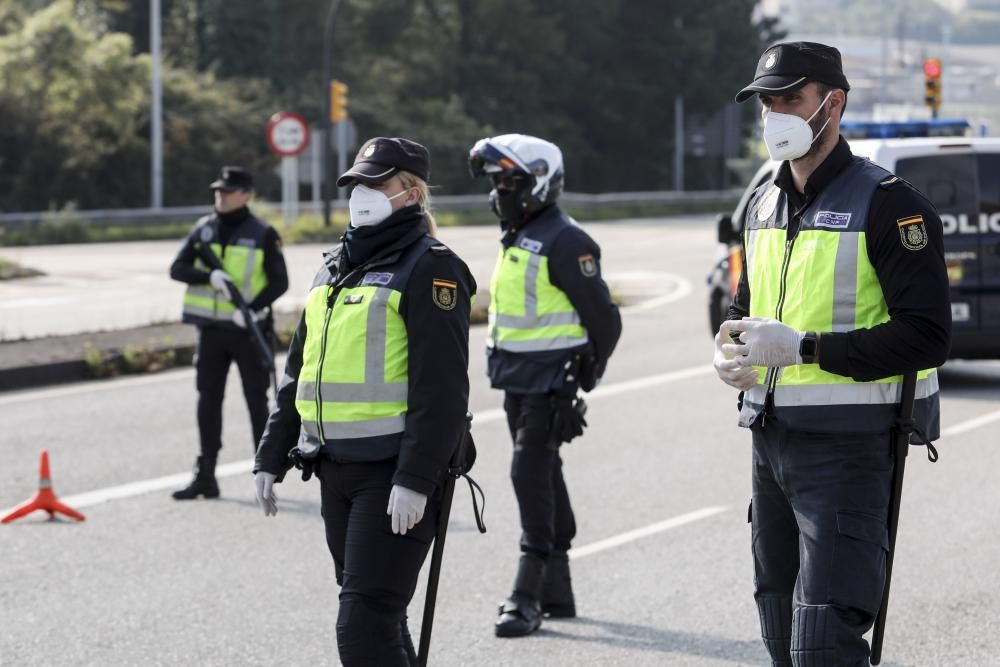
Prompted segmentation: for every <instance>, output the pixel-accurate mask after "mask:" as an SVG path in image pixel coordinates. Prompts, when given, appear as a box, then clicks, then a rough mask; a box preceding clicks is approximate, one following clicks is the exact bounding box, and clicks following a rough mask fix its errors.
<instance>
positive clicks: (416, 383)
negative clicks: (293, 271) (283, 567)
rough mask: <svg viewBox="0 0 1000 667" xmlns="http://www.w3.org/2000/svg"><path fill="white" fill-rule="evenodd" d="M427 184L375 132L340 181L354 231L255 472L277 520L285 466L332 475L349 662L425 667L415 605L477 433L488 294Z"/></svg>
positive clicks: (304, 327) (331, 521) (321, 293)
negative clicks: (478, 367) (446, 491)
mask: <svg viewBox="0 0 1000 667" xmlns="http://www.w3.org/2000/svg"><path fill="white" fill-rule="evenodd" d="M429 173H430V158H429V155H428V152H427V149H426V148H424V147H423V146H421V145H420V144H418V143H416V142H413V141H410V140H408V139H396V138H385V137H376V138H374V139H371V140H369V141H367V142H366V143H365V144H364V145H363V146H362V147H361V150H360V151H359V152H358V155H357V158H356V159H355V162H354V165H353V166H352V167H351V168H350V170H348V171H347V172H345V173H344V174H343V175H342V176H341V177H340V179H338V181H337V185H339V186H341V187H344V186H351V185H353V186H354V190H353V191H352V193H351V200H350V211H351V225H350V227H349V228H348V230H347V233H346V234H345V235H344V237H343V240H344V243H343V245H341V246H339V247H338V248H336V249H334V250H333V251H332V252H330V253H327V254H325V255H324V262H323V266H322V267H321V268H320V271H319V273H318V274H317V275H316V278H315V280H314V281H313V287H312V289H311V290H310V292H309V296H308V297H307V299H306V307H305V312H304V313H303V316H302V320H301V321H300V322H299V326H298V329H297V330H296V332H295V336H294V338H293V340H292V343H291V347H290V348H289V351H288V362H287V366H286V368H285V377H284V379H283V381H282V383H281V386H280V388H279V390H278V400H277V408H276V409H275V411H274V412H272V413H271V416H270V419H269V420H268V423H267V429H266V431H265V432H264V437H263V438H262V439H261V442H260V447H259V449H258V450H257V459H256V462H255V465H254V473H255V482H256V487H257V499H258V502H259V503H260V505H261V507H262V509H263V510H264V513H265V515H273V514H275V513H276V512H277V510H278V506H277V501H276V499H275V494H274V489H273V486H274V484H275V483H276V482H279V481H281V478H282V477H283V475H284V472H285V470H286V469H287V467H288V460H289V457H291V458H292V459H293V460H294V461H295V462H296V464H297V465H298V466H299V467H301V468H302V469H303V471H304V474H303V477H304V478H306V477H308V476H309V475H310V474H312V473H315V474H316V475H317V476H318V477H319V479H320V482H321V495H322V507H323V510H322V514H323V520H324V523H325V525H326V541H327V545H328V547H329V549H330V553H331V555H332V556H333V561H334V566H335V572H336V576H337V582H338V583H339V584H340V586H341V590H340V610H339V614H338V618H337V644H338V647H339V653H340V661H341V663H342V664H343V665H345V666H346V667H353V666H365V667H367V666H368V665H393V666H405V665H412V664H416V655H415V653H414V650H413V644H412V641H411V640H410V636H409V632H408V631H407V627H406V608H407V605H408V604H409V601H410V598H411V597H412V596H413V591H414V588H415V587H416V583H417V575H418V574H419V572H420V567H421V565H422V564H423V562H424V559H425V558H426V556H427V552H428V549H429V547H430V544H431V541H432V540H433V538H434V535H435V530H436V527H437V521H438V508H439V498H440V489H441V487H442V484H443V482H444V479H445V472H446V470H447V468H448V463H449V460H450V459H451V456H452V453H453V451H454V450H455V448H456V447H457V445H458V443H459V439H460V438H461V436H462V435H463V434H464V432H465V423H466V419H465V416H466V409H467V404H468V397H469V377H468V361H469V312H470V310H471V300H472V295H473V294H475V291H476V284H475V281H474V280H473V278H472V275H471V274H470V273H469V270H468V268H467V267H466V265H465V263H464V262H463V261H462V260H461V259H459V258H458V256H456V255H455V254H454V253H453V252H452V251H451V250H449V249H448V248H447V247H445V246H444V245H442V244H441V243H440V242H439V241H437V240H436V239H435V238H434V233H435V225H434V219H433V217H432V216H431V214H430V195H429V192H428V189H427V179H428V177H429ZM289 558H294V554H289Z"/></svg>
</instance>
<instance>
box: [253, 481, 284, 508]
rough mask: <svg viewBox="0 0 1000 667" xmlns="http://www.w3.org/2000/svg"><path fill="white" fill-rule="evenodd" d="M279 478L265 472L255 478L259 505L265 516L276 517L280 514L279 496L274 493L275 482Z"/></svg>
mask: <svg viewBox="0 0 1000 667" xmlns="http://www.w3.org/2000/svg"><path fill="white" fill-rule="evenodd" d="M277 477H278V476H277V475H275V474H273V473H269V472H264V471H263V470H261V471H260V472H258V473H257V474H256V475H254V476H253V481H254V484H255V485H256V487H257V504H258V505H260V507H261V509H263V510H264V516H274V515H275V514H277V513H278V496H276V495H275V493H274V480H275V479H277Z"/></svg>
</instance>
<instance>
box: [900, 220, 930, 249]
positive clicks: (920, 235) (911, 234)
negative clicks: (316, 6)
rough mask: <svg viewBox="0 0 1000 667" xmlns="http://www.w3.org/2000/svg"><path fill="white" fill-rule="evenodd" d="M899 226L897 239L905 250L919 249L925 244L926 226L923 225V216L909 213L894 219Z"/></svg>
mask: <svg viewBox="0 0 1000 667" xmlns="http://www.w3.org/2000/svg"><path fill="white" fill-rule="evenodd" d="M896 225H897V226H898V227H899V239H900V240H901V241H902V242H903V247H904V248H906V249H907V250H921V249H923V248H925V247H926V246H927V227H926V226H924V216H922V215H909V216H907V217H905V218H900V219H899V220H897V221H896Z"/></svg>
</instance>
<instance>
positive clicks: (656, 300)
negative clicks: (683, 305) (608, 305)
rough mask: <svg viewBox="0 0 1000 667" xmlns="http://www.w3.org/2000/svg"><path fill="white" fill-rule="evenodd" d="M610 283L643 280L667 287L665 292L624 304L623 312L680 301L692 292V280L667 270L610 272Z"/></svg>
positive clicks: (617, 283) (649, 308)
mask: <svg viewBox="0 0 1000 667" xmlns="http://www.w3.org/2000/svg"><path fill="white" fill-rule="evenodd" d="M605 279H606V280H607V281H608V283H609V284H612V285H614V286H615V287H619V286H620V284H621V283H629V282H642V283H645V284H652V285H661V286H662V287H663V288H665V290H664V291H665V293H664V294H660V295H658V296H655V297H651V298H649V299H645V300H643V301H639V302H638V303H634V304H632V305H630V306H624V307H623V308H622V312H625V313H641V312H643V311H646V310H652V309H654V308H659V307H660V306H664V305H666V304H668V303H673V302H674V301H680V300H681V299H683V298H685V297H686V296H688V295H689V294H691V290H692V289H693V288H692V287H691V282H690V281H689V280H688V279H687V278H685V277H684V276H679V275H677V274H675V273H666V272H665V271H625V272H618V273H609V274H607V275H606V276H605Z"/></svg>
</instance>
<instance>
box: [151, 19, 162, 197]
mask: <svg viewBox="0 0 1000 667" xmlns="http://www.w3.org/2000/svg"><path fill="white" fill-rule="evenodd" d="M149 51H150V58H151V60H152V63H151V71H150V74H151V76H150V78H151V79H152V83H151V85H152V100H151V101H152V109H151V110H150V135H151V136H150V147H151V154H150V164H149V171H150V174H149V178H150V181H151V188H150V190H151V192H152V196H151V200H150V206H152V207H153V208H156V209H159V208H163V95H162V84H161V81H160V0H149Z"/></svg>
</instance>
